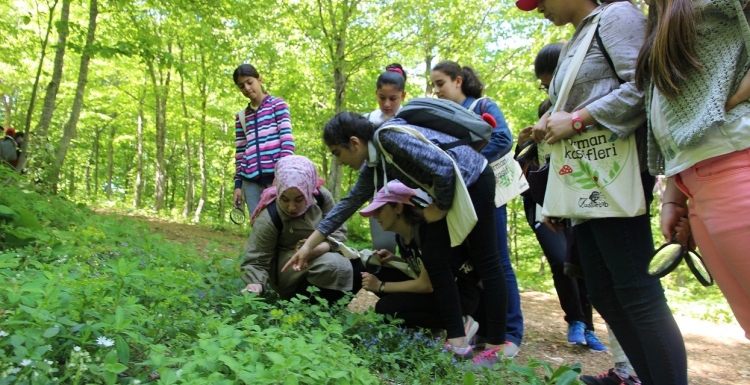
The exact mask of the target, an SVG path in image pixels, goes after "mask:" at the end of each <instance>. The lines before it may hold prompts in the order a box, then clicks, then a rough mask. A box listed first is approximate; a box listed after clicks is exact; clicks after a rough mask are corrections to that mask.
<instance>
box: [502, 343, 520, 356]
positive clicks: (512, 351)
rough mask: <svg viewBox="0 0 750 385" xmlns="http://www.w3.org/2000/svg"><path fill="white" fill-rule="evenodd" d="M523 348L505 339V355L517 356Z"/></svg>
mask: <svg viewBox="0 0 750 385" xmlns="http://www.w3.org/2000/svg"><path fill="white" fill-rule="evenodd" d="M519 350H521V348H520V347H519V346H518V345H516V344H514V343H513V342H510V341H505V357H508V358H515V357H516V356H517V355H518V351H519Z"/></svg>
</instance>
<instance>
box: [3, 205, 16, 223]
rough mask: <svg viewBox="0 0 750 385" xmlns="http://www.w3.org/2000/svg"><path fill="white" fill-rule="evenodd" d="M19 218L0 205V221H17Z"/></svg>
mask: <svg viewBox="0 0 750 385" xmlns="http://www.w3.org/2000/svg"><path fill="white" fill-rule="evenodd" d="M19 218H20V216H19V215H18V213H17V212H15V211H14V210H13V209H11V208H10V207H8V206H3V205H0V219H7V220H10V221H13V222H15V221H17V220H18V219H19Z"/></svg>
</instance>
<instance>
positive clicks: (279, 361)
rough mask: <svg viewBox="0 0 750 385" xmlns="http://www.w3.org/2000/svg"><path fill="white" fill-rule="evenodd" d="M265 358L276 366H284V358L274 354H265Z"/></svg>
mask: <svg viewBox="0 0 750 385" xmlns="http://www.w3.org/2000/svg"><path fill="white" fill-rule="evenodd" d="M266 357H268V359H269V360H271V362H273V363H274V364H276V365H284V361H286V359H285V358H284V356H282V355H281V354H279V353H276V352H266Z"/></svg>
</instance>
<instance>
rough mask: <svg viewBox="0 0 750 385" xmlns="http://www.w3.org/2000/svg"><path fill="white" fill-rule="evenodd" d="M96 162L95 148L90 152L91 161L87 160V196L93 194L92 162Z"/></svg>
mask: <svg viewBox="0 0 750 385" xmlns="http://www.w3.org/2000/svg"><path fill="white" fill-rule="evenodd" d="M92 163H94V149H93V148H92V149H91V154H89V161H88V162H86V176H85V177H84V179H85V183H84V184H85V185H86V198H88V197H90V196H91V164H92Z"/></svg>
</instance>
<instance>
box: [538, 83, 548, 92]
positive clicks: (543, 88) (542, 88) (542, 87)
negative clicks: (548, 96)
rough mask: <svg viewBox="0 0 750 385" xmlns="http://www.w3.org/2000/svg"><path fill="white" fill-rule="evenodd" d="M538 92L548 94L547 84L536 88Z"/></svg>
mask: <svg viewBox="0 0 750 385" xmlns="http://www.w3.org/2000/svg"><path fill="white" fill-rule="evenodd" d="M537 89H538V90H539V91H544V92H549V84H544V83H542V84H540V85H539V87H537Z"/></svg>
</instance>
